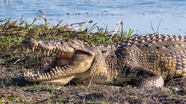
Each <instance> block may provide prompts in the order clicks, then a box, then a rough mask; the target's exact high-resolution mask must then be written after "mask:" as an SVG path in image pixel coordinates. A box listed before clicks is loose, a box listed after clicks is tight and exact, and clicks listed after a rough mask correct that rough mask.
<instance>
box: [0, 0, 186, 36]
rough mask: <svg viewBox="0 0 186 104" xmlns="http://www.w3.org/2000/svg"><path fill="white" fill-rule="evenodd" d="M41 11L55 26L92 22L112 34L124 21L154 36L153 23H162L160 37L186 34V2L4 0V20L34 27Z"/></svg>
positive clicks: (1, 8) (0, 10)
mask: <svg viewBox="0 0 186 104" xmlns="http://www.w3.org/2000/svg"><path fill="white" fill-rule="evenodd" d="M38 10H42V11H43V12H44V13H45V14H46V16H47V18H48V20H49V21H51V23H53V24H57V23H58V21H60V20H62V19H64V21H63V23H62V24H66V23H68V24H70V23H75V22H82V21H88V20H91V19H92V20H93V21H94V23H97V22H99V24H98V25H99V26H103V27H105V25H108V28H109V30H110V31H111V30H113V29H114V27H115V24H116V23H117V22H118V21H120V20H123V22H124V29H125V30H128V29H129V28H132V29H133V30H134V33H138V34H146V33H153V31H152V29H151V24H150V21H151V22H152V25H153V27H154V29H155V30H156V29H157V27H158V24H159V22H160V21H161V20H162V22H161V24H160V27H159V30H158V32H159V33H165V34H178V35H180V34H182V35H185V34H186V0H71V1H70V0H48V1H46V0H0V18H9V17H10V18H11V19H13V20H16V19H20V18H21V17H22V16H24V20H26V21H28V22H30V23H31V22H32V20H33V18H34V17H36V16H38V15H40V13H39V12H38ZM38 23H44V21H43V20H42V19H40V20H39V21H38ZM92 25H93V24H92Z"/></svg>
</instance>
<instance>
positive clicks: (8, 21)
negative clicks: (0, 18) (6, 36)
mask: <svg viewBox="0 0 186 104" xmlns="http://www.w3.org/2000/svg"><path fill="white" fill-rule="evenodd" d="M9 24H10V18H9V19H8V20H7V21H6V23H5V24H4V26H3V28H2V32H4V31H5V28H6V26H8V25H9Z"/></svg>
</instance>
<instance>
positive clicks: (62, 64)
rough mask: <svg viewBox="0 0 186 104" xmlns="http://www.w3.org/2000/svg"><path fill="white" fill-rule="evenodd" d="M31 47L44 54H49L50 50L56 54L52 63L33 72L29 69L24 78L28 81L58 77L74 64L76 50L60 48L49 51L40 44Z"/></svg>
mask: <svg viewBox="0 0 186 104" xmlns="http://www.w3.org/2000/svg"><path fill="white" fill-rule="evenodd" d="M29 48H32V50H33V51H40V52H41V53H44V54H45V55H44V56H46V55H48V54H49V52H51V53H55V54H56V56H55V58H54V60H53V61H52V62H51V63H50V64H48V65H46V66H45V67H40V68H39V69H38V70H37V71H36V72H34V73H32V72H29V71H28V72H27V73H24V78H25V79H26V80H28V81H39V80H42V81H43V80H46V81H47V80H50V79H57V76H59V74H60V73H65V71H67V69H68V67H70V66H71V65H72V64H73V55H74V52H64V51H60V50H58V49H56V50H50V51H47V50H45V49H44V48H41V47H39V46H33V47H29Z"/></svg>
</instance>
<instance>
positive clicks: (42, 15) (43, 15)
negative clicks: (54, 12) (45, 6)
mask: <svg viewBox="0 0 186 104" xmlns="http://www.w3.org/2000/svg"><path fill="white" fill-rule="evenodd" d="M38 12H40V13H41V17H42V18H43V19H44V20H45V23H46V22H47V18H46V15H45V14H44V13H43V12H42V11H41V10H38Z"/></svg>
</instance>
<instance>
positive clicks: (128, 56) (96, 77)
mask: <svg viewBox="0 0 186 104" xmlns="http://www.w3.org/2000/svg"><path fill="white" fill-rule="evenodd" d="M21 44H22V47H23V49H32V50H33V51H34V52H35V51H41V52H43V53H46V54H48V53H51V52H52V53H55V54H56V56H55V58H54V60H53V61H52V62H51V63H50V64H49V65H46V66H45V67H42V68H39V69H38V70H37V71H35V72H29V71H28V72H25V73H24V79H25V80H26V81H29V82H43V83H56V84H61V85H66V84H67V83H69V82H75V83H77V82H83V81H91V82H92V83H96V84H111V85H123V84H124V83H134V84H135V85H137V86H139V87H149V86H152V87H163V86H164V81H167V80H171V79H173V78H178V77H185V76H186V36H177V35H166V34H150V35H145V36H139V35H134V36H131V37H130V38H129V39H127V40H122V41H119V42H116V43H113V44H109V45H93V44H89V43H87V42H84V41H81V40H60V39H51V40H48V41H42V40H40V41H37V40H35V39H33V38H27V39H25V40H23V41H22V43H21Z"/></svg>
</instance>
